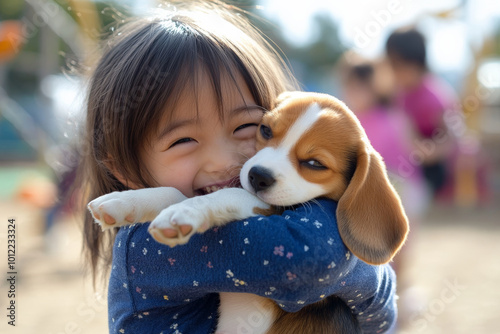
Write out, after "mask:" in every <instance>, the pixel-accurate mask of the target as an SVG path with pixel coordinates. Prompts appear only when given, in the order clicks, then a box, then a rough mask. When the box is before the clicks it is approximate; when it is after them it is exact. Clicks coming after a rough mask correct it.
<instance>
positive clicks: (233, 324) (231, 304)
mask: <svg viewBox="0 0 500 334" xmlns="http://www.w3.org/2000/svg"><path fill="white" fill-rule="evenodd" d="M220 301H221V302H220V307H219V314H220V316H219V323H218V325H217V331H216V332H215V333H216V334H264V333H266V332H267V331H268V330H269V328H270V327H271V325H272V323H273V320H274V319H273V314H272V312H271V311H270V310H269V308H266V307H265V303H266V299H265V298H264V297H260V296H257V295H253V294H249V293H227V292H223V293H220Z"/></svg>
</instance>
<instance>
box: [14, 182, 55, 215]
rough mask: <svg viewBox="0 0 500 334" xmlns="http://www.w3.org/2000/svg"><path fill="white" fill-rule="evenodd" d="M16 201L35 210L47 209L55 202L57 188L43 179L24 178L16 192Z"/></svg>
mask: <svg viewBox="0 0 500 334" xmlns="http://www.w3.org/2000/svg"><path fill="white" fill-rule="evenodd" d="M16 195H17V199H19V200H22V201H24V202H27V203H29V204H31V205H33V206H35V207H37V208H44V209H46V208H49V207H51V206H52V205H54V203H55V202H56V200H57V186H56V185H55V184H54V183H53V182H52V181H50V180H48V179H46V178H43V177H36V176H27V177H25V178H24V179H23V180H22V182H21V184H20V185H19V188H18V190H17V194H16Z"/></svg>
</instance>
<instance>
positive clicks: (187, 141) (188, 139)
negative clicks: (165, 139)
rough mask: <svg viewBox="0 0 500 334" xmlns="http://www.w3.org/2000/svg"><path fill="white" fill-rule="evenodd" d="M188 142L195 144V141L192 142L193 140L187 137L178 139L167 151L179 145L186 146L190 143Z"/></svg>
mask: <svg viewBox="0 0 500 334" xmlns="http://www.w3.org/2000/svg"><path fill="white" fill-rule="evenodd" d="M190 142H196V140H194V139H193V138H189V137H186V138H181V139H178V140H176V141H174V142H173V143H172V144H171V145H170V146H169V147H168V148H167V150H168V149H171V148H172V147H174V146H178V145H180V144H186V143H190Z"/></svg>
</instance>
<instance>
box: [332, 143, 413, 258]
mask: <svg viewBox="0 0 500 334" xmlns="http://www.w3.org/2000/svg"><path fill="white" fill-rule="evenodd" d="M362 146H363V147H362V148H361V149H360V150H359V152H358V153H357V161H356V169H355V171H354V174H353V177H352V179H351V181H350V182H349V185H348V186H347V189H346V191H345V192H344V194H343V195H342V196H341V197H340V200H339V202H338V208H337V221H338V226H339V231H340V235H341V237H342V240H343V241H344V243H345V244H346V246H347V247H348V248H349V249H350V250H351V251H352V252H353V253H354V254H355V255H356V256H357V257H358V258H360V259H361V260H363V261H365V262H367V263H370V264H382V263H386V262H388V261H390V260H391V259H392V257H393V256H394V255H395V254H396V252H397V251H398V250H399V248H400V247H401V246H402V245H403V243H404V241H405V239H406V235H407V234H408V229H409V228H408V219H407V217H406V214H405V212H404V209H403V206H402V205H401V200H400V199H399V196H398V195H397V193H396V191H395V190H394V188H393V186H392V185H391V183H390V182H389V179H388V177H387V173H386V170H385V164H384V162H383V161H382V158H381V157H380V155H379V154H378V153H377V152H376V151H375V150H373V148H372V147H371V145H370V144H369V143H363V144H362Z"/></svg>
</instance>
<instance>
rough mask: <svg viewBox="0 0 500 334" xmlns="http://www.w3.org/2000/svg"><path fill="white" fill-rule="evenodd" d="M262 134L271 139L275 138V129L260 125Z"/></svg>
mask: <svg viewBox="0 0 500 334" xmlns="http://www.w3.org/2000/svg"><path fill="white" fill-rule="evenodd" d="M260 134H261V135H262V137H263V138H264V139H271V138H273V131H272V130H271V128H270V127H268V126H265V125H261V126H260Z"/></svg>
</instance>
